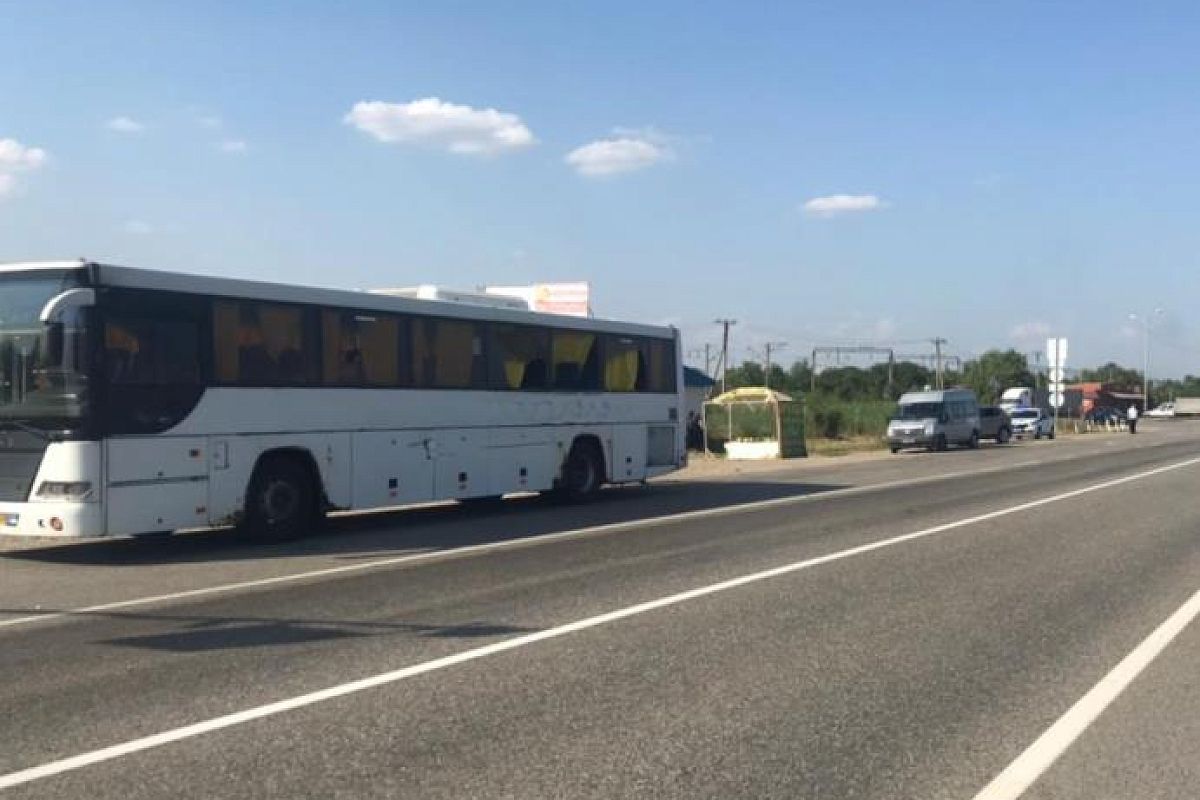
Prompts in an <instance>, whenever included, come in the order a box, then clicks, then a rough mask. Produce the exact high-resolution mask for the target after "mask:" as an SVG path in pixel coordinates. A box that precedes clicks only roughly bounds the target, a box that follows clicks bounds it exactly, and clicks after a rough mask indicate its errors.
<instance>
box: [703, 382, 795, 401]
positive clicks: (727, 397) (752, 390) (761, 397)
mask: <svg viewBox="0 0 1200 800" xmlns="http://www.w3.org/2000/svg"><path fill="white" fill-rule="evenodd" d="M793 400H794V398H793V397H792V396H791V395H786V394H784V393H783V392H777V391H775V390H774V389H768V388H767V387H765V386H743V387H742V388H740V389H731V390H729V391H728V392H725V394H721V395H717V396H716V397H714V398H713V399H712V400H709V401H708V402H710V403H717V404H718V405H729V404H730V403H791V402H793Z"/></svg>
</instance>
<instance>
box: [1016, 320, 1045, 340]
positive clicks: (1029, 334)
mask: <svg viewBox="0 0 1200 800" xmlns="http://www.w3.org/2000/svg"><path fill="white" fill-rule="evenodd" d="M1049 335H1050V325H1049V324H1048V323H1045V322H1019V323H1017V324H1016V325H1013V326H1012V330H1010V331H1009V332H1008V336H1009V338H1010V339H1013V340H1015V341H1018V342H1040V341H1042V340H1043V339H1045V338H1047V337H1048V336H1049Z"/></svg>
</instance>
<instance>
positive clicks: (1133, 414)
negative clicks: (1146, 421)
mask: <svg viewBox="0 0 1200 800" xmlns="http://www.w3.org/2000/svg"><path fill="white" fill-rule="evenodd" d="M1125 419H1127V420H1129V432H1130V433H1137V420H1138V412H1137V406H1135V405H1134V404H1133V403H1130V404H1129V410H1128V411H1126V412H1125Z"/></svg>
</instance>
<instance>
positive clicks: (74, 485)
mask: <svg viewBox="0 0 1200 800" xmlns="http://www.w3.org/2000/svg"><path fill="white" fill-rule="evenodd" d="M37 496H38V497H40V498H43V499H45V500H66V501H79V500H87V499H89V498H90V497H91V496H92V483H91V481H42V483H41V485H40V486H38V490H37Z"/></svg>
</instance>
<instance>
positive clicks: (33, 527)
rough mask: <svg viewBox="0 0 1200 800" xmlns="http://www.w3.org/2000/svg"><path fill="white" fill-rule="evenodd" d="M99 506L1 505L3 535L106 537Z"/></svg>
mask: <svg viewBox="0 0 1200 800" xmlns="http://www.w3.org/2000/svg"><path fill="white" fill-rule="evenodd" d="M101 509H102V507H101V505H100V504H99V503H0V536H53V537H57V538H80V537H85V536H104V535H105V530H104V514H103V513H102V510H101Z"/></svg>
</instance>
